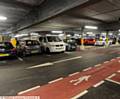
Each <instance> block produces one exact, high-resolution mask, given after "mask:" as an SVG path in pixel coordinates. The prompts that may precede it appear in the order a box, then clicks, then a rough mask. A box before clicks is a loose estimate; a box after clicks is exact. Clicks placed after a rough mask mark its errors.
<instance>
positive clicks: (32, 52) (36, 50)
mask: <svg viewBox="0 0 120 99" xmlns="http://www.w3.org/2000/svg"><path fill="white" fill-rule="evenodd" d="M38 52H39V51H38V50H36V51H32V52H31V53H38Z"/></svg>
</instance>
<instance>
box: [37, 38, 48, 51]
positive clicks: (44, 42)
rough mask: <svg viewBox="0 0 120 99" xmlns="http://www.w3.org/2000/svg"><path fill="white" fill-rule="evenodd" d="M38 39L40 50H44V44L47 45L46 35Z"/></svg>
mask: <svg viewBox="0 0 120 99" xmlns="http://www.w3.org/2000/svg"><path fill="white" fill-rule="evenodd" d="M39 41H40V45H41V50H42V51H45V50H46V46H47V40H46V37H40V38H39Z"/></svg>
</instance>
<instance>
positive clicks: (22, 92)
mask: <svg viewBox="0 0 120 99" xmlns="http://www.w3.org/2000/svg"><path fill="white" fill-rule="evenodd" d="M38 88H40V86H36V87H33V88H30V89H27V90H25V91H21V92H19V93H18V95H21V94H24V93H27V92H29V91H32V90H35V89H38Z"/></svg>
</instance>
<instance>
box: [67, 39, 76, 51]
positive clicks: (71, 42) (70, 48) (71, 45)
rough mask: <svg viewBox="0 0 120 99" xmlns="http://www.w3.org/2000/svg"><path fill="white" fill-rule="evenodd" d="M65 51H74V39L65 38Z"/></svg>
mask: <svg viewBox="0 0 120 99" xmlns="http://www.w3.org/2000/svg"><path fill="white" fill-rule="evenodd" d="M65 43H66V51H75V50H76V49H77V43H76V41H75V40H74V39H68V40H66V42H65Z"/></svg>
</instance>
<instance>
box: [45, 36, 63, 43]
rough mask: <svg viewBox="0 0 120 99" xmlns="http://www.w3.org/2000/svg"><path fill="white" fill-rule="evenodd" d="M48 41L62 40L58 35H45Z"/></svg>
mask: <svg viewBox="0 0 120 99" xmlns="http://www.w3.org/2000/svg"><path fill="white" fill-rule="evenodd" d="M47 39H48V42H60V41H62V40H61V39H60V38H59V37H57V36H47Z"/></svg>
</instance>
